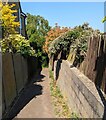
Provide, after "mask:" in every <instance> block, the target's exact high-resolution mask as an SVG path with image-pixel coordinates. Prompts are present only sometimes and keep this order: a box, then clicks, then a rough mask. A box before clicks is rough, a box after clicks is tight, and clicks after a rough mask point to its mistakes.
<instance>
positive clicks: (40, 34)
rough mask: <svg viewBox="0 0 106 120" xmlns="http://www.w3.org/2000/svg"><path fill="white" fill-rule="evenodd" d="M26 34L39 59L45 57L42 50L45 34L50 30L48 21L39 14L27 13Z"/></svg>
mask: <svg viewBox="0 0 106 120" xmlns="http://www.w3.org/2000/svg"><path fill="white" fill-rule="evenodd" d="M26 28H27V34H28V38H29V41H30V44H31V46H32V47H33V48H34V49H35V50H36V52H37V56H38V58H39V60H41V62H42V60H43V59H44V56H45V59H47V55H45V53H44V52H43V49H42V48H43V45H44V43H45V36H46V35H47V32H48V31H49V30H50V26H49V22H48V21H47V20H46V19H44V18H43V17H42V16H40V15H37V16H36V15H31V14H29V13H28V14H27V26H26Z"/></svg>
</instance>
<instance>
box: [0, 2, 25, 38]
mask: <svg viewBox="0 0 106 120" xmlns="http://www.w3.org/2000/svg"><path fill="white" fill-rule="evenodd" d="M2 1H3V2H4V3H8V4H15V5H16V6H15V7H14V9H15V10H17V12H16V13H14V15H15V16H17V18H16V21H17V22H19V23H20V26H19V28H17V31H18V33H20V34H21V35H22V36H24V37H25V38H26V39H27V32H26V25H25V21H26V14H25V13H23V12H22V8H21V4H20V1H19V0H2ZM0 30H1V29H0ZM1 33H3V31H2V30H1ZM1 35H2V34H1ZM1 35H0V36H1Z"/></svg>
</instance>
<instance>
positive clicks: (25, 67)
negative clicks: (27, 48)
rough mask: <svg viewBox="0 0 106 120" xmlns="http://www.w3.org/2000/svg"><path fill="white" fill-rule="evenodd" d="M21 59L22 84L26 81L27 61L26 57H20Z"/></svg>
mask: <svg viewBox="0 0 106 120" xmlns="http://www.w3.org/2000/svg"><path fill="white" fill-rule="evenodd" d="M21 59H22V72H23V81H24V85H25V84H26V83H27V82H28V63H27V59H25V58H24V57H21Z"/></svg>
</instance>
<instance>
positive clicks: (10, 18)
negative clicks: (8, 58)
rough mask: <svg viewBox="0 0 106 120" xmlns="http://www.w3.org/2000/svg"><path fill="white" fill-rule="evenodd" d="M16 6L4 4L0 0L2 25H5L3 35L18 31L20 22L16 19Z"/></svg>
mask: <svg viewBox="0 0 106 120" xmlns="http://www.w3.org/2000/svg"><path fill="white" fill-rule="evenodd" d="M14 7H15V4H12V5H9V4H8V3H5V4H3V3H2V1H1V0H0V26H2V27H3V35H4V36H5V37H8V36H9V34H13V33H16V28H17V27H19V22H16V21H15V19H16V17H17V16H15V15H14V13H16V12H17V10H14V9H13V8H14Z"/></svg>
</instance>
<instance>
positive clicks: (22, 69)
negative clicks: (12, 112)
mask: <svg viewBox="0 0 106 120" xmlns="http://www.w3.org/2000/svg"><path fill="white" fill-rule="evenodd" d="M2 75H3V76H2V84H3V91H2V93H3V94H2V95H3V97H2V98H3V100H2V102H3V108H2V109H3V113H5V111H8V110H9V108H10V106H11V105H12V103H13V101H14V99H15V98H16V97H17V96H18V95H19V92H20V91H21V90H22V89H23V88H24V86H25V84H26V83H27V82H28V67H27V59H25V58H24V57H22V56H21V55H20V54H11V53H6V54H4V55H2Z"/></svg>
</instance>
